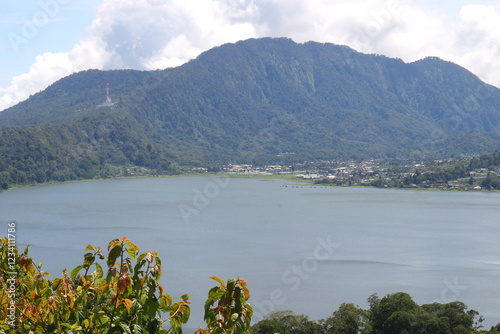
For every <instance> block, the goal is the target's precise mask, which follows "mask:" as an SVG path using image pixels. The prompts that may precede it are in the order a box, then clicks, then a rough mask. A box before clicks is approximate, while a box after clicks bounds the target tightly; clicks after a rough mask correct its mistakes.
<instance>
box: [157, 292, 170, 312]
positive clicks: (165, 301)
mask: <svg viewBox="0 0 500 334" xmlns="http://www.w3.org/2000/svg"><path fill="white" fill-rule="evenodd" d="M170 305H172V297H171V296H170V295H169V294H166V293H164V294H163V295H162V296H161V297H160V306H161V307H162V308H164V309H165V308H167V307H168V306H170Z"/></svg>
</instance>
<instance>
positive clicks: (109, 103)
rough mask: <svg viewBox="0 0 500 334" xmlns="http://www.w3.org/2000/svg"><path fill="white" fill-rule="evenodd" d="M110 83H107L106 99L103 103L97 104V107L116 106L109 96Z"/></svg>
mask: <svg viewBox="0 0 500 334" xmlns="http://www.w3.org/2000/svg"><path fill="white" fill-rule="evenodd" d="M109 86H110V85H109V83H107V84H106V101H104V103H103V104H100V105H98V106H97V108H101V107H112V106H114V105H115V104H114V102H112V101H111V97H110V96H109Z"/></svg>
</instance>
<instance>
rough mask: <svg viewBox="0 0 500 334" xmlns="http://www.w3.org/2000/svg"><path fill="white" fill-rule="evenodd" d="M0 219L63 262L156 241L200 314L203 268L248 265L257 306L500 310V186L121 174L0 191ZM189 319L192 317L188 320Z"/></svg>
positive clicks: (47, 262) (55, 265) (168, 284)
mask: <svg viewBox="0 0 500 334" xmlns="http://www.w3.org/2000/svg"><path fill="white" fill-rule="evenodd" d="M0 214H1V215H0V223H1V224H2V225H3V226H4V227H3V230H4V231H3V232H2V234H5V233H6V232H7V223H8V222H10V221H16V222H17V232H16V237H17V243H18V245H19V246H20V248H21V249H24V247H25V245H26V244H30V245H31V247H30V255H31V256H32V257H34V259H35V262H43V263H44V268H45V270H48V271H49V272H51V273H52V276H53V277H54V276H56V275H57V276H59V275H60V272H61V270H62V269H63V268H68V269H72V268H74V267H76V266H77V265H79V264H81V262H82V260H83V254H84V248H85V246H86V245H88V244H92V245H95V246H101V247H102V248H105V247H106V246H107V244H108V242H109V241H110V240H111V239H114V238H121V237H122V236H126V237H128V238H130V239H131V240H132V241H133V242H134V243H136V244H137V245H138V246H139V247H140V248H141V251H148V250H155V251H158V252H159V253H160V256H161V258H162V261H163V265H164V276H163V278H162V283H163V284H164V286H165V288H166V291H167V292H169V293H170V294H171V295H172V297H173V298H174V299H176V298H179V297H180V295H181V294H183V293H189V294H190V296H191V298H190V300H191V302H192V317H191V321H190V323H189V324H188V326H187V327H186V329H187V330H191V329H195V328H197V326H200V325H203V317H202V309H203V305H204V301H205V299H206V294H207V292H208V290H209V289H210V288H211V287H212V286H214V285H215V282H214V281H212V280H210V279H209V277H210V276H213V275H216V276H219V277H221V278H223V279H227V278H231V277H238V276H239V277H241V278H244V279H245V280H246V281H247V283H248V286H249V288H250V290H251V292H252V297H251V299H250V302H251V303H252V305H253V306H254V309H255V312H256V315H255V317H254V319H255V320H260V319H261V317H262V314H266V313H268V312H269V311H272V310H287V309H290V310H293V311H295V312H296V313H297V314H306V315H309V316H310V317H311V318H312V319H320V318H326V317H328V316H330V315H331V313H332V312H333V311H334V310H336V309H337V308H338V306H339V305H340V304H341V303H342V302H352V303H355V304H357V305H359V306H361V307H367V303H366V299H367V298H368V297H369V296H370V295H371V294H372V293H378V295H379V296H381V297H382V296H384V295H386V294H388V293H392V292H397V291H404V292H408V293H410V294H411V295H412V296H413V298H414V300H415V301H416V302H417V303H419V304H423V303H431V302H436V301H437V302H441V303H447V302H451V301H455V300H460V301H463V302H464V303H465V304H467V305H468V306H469V308H473V309H475V310H477V311H479V312H480V314H482V315H483V316H484V317H485V318H486V322H485V324H486V325H487V326H486V327H487V328H488V329H489V326H491V325H494V324H496V323H498V322H500V241H499V240H500V221H499V218H500V194H499V193H468V192H463V193H459V192H425V191H407V190H390V189H371V188H325V187H310V186H297V185H293V184H292V183H289V182H286V181H260V180H255V179H219V178H211V177H187V178H151V179H122V180H107V181H95V182H93V181H92V182H80V183H70V184H60V185H49V186H40V187H29V188H21V189H15V190H9V191H7V192H2V193H0ZM188 332H189V331H188Z"/></svg>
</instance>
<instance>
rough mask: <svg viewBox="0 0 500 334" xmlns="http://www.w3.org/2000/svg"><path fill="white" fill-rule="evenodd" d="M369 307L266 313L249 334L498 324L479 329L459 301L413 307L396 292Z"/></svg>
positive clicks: (434, 331) (430, 332)
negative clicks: (313, 316) (312, 314)
mask: <svg viewBox="0 0 500 334" xmlns="http://www.w3.org/2000/svg"><path fill="white" fill-rule="evenodd" d="M368 302H369V304H370V308H369V309H368V310H364V309H361V308H359V307H357V306H355V305H354V304H350V303H344V304H342V305H340V307H339V308H338V310H336V311H335V312H333V314H332V316H331V317H329V318H327V319H322V320H319V321H313V320H309V319H308V317H306V316H304V315H295V314H294V313H293V312H292V311H279V312H273V313H270V314H268V315H267V316H266V317H265V319H264V320H262V321H259V322H258V323H257V324H255V325H254V326H252V328H251V330H250V332H251V333H252V334H274V333H280V334H292V333H300V334H466V333H467V334H472V333H500V332H499V331H498V330H499V329H500V324H499V325H497V326H495V327H493V328H491V330H490V331H485V330H482V331H481V330H480V328H481V327H482V326H481V322H482V321H483V318H482V317H480V316H479V314H478V313H477V312H476V311H474V310H468V309H467V306H466V305H465V304H463V303H462V302H458V301H456V302H451V303H447V304H441V303H433V304H425V305H421V306H419V305H417V304H416V303H415V302H414V301H413V300H412V298H411V296H410V295H408V294H406V293H403V292H398V293H393V294H389V295H387V296H385V297H383V298H382V299H380V298H379V297H378V296H377V295H376V294H374V295H372V296H370V297H369V298H368Z"/></svg>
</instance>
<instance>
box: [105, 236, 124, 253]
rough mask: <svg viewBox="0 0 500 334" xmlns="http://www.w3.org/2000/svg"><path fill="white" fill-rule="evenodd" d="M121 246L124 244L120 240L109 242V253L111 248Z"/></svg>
mask: <svg viewBox="0 0 500 334" xmlns="http://www.w3.org/2000/svg"><path fill="white" fill-rule="evenodd" d="M121 244H122V243H121V242H120V240H118V239H113V240H111V241H110V242H109V244H108V251H109V250H110V249H111V248H114V247H116V246H121Z"/></svg>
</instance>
